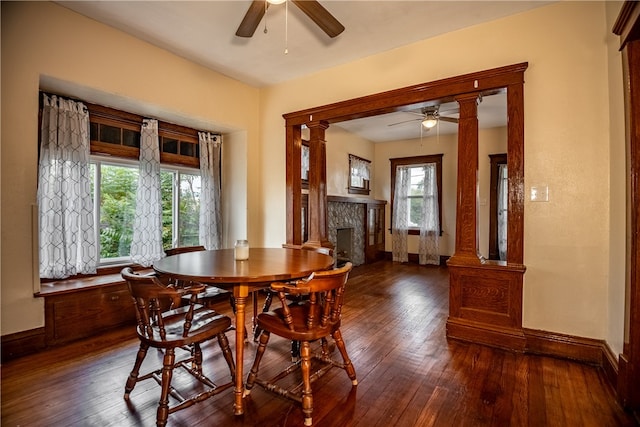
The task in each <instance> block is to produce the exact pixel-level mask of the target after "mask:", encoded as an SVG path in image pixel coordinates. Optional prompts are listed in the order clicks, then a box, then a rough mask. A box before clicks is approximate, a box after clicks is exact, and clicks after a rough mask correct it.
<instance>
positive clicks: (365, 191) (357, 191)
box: [347, 187, 371, 196]
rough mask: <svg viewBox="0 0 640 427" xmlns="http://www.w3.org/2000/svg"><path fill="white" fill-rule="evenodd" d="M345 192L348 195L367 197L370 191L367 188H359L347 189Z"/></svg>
mask: <svg viewBox="0 0 640 427" xmlns="http://www.w3.org/2000/svg"><path fill="white" fill-rule="evenodd" d="M347 190H348V192H349V194H364V195H367V196H368V195H369V194H370V193H371V190H369V189H368V188H361V187H348V188H347Z"/></svg>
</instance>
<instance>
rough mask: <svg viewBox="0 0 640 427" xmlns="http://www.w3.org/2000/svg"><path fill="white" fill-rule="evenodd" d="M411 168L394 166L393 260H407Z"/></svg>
mask: <svg viewBox="0 0 640 427" xmlns="http://www.w3.org/2000/svg"><path fill="white" fill-rule="evenodd" d="M410 175H411V169H410V168H409V167H405V166H399V167H397V168H396V182H395V190H394V194H393V218H392V224H391V255H392V259H393V261H398V262H407V261H409V254H408V249H407V236H408V235H409V224H408V220H409V203H408V195H409V185H410V183H411V180H410Z"/></svg>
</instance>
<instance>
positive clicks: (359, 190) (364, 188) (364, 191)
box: [347, 154, 371, 196]
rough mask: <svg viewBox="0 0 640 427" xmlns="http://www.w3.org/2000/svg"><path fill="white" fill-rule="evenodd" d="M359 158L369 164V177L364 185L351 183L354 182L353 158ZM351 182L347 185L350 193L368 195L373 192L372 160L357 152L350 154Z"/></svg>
mask: <svg viewBox="0 0 640 427" xmlns="http://www.w3.org/2000/svg"><path fill="white" fill-rule="evenodd" d="M354 159H357V160H359V161H361V162H365V163H367V164H368V165H369V179H368V180H366V182H365V185H364V186H362V187H356V186H353V185H351V182H352V178H353V174H352V171H353V168H352V167H351V162H352V160H354ZM348 176H349V178H348V179H349V182H348V185H347V191H348V192H349V194H361V195H366V196H368V195H369V194H370V193H371V189H370V188H369V183H370V182H371V160H367V159H364V158H362V157H360V156H356V155H355V154H349V175H348Z"/></svg>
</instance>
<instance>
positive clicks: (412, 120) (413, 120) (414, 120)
mask: <svg viewBox="0 0 640 427" xmlns="http://www.w3.org/2000/svg"><path fill="white" fill-rule="evenodd" d="M421 120H422V119H411V120H405V121H403V122H396V123H390V124H388V125H387V126H395V125H401V124H404V123H409V122H417V121H421Z"/></svg>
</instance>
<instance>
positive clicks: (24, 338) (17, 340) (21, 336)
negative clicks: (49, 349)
mask: <svg viewBox="0 0 640 427" xmlns="http://www.w3.org/2000/svg"><path fill="white" fill-rule="evenodd" d="M0 345H2V363H4V362H7V361H9V360H12V359H15V358H18V357H20V356H26V355H28V354H33V353H37V352H38V351H40V350H43V349H44V348H45V347H46V344H45V333H44V327H42V328H36V329H30V330H28V331H22V332H17V333H15V334H8V335H3V336H2V341H1V343H0Z"/></svg>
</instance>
